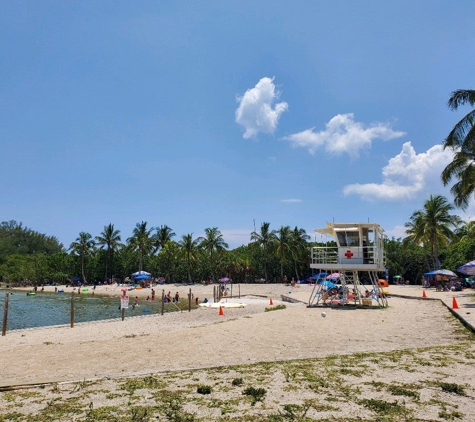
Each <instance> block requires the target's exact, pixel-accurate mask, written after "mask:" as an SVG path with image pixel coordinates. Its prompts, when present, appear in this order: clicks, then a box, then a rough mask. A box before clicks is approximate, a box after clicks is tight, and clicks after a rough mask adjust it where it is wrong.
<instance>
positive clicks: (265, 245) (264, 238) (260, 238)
mask: <svg viewBox="0 0 475 422" xmlns="http://www.w3.org/2000/svg"><path fill="white" fill-rule="evenodd" d="M269 227H270V223H266V222H264V223H262V224H261V230H260V232H259V233H257V232H255V231H253V232H252V233H251V242H254V243H255V244H256V245H258V246H259V247H262V255H263V264H264V279H265V281H266V282H267V252H268V249H269V246H270V245H271V244H272V242H273V241H274V239H275V231H274V230H272V231H270V230H269Z"/></svg>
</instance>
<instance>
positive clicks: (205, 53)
mask: <svg viewBox="0 0 475 422" xmlns="http://www.w3.org/2000/svg"><path fill="white" fill-rule="evenodd" d="M474 14H475V3H474V2H473V1H458V2H446V1H437V0H435V1H434V0H432V1H417V2H414V1H397V2H380V1H365V0H362V1H358V2H354V1H338V0H336V1H331V2H325V1H294V2H288V1H255V0H253V1H245V0H244V1H239V2H237V1H193V2H192V1H161V2H156V1H138V2H126V1H101V2H97V1H81V2H79V1H69V2H61V1H41V2H33V1H15V2H11V1H0V146H1V160H0V163H1V165H0V197H1V201H0V220H1V221H5V220H12V219H13V220H17V221H21V222H23V224H24V225H26V226H28V227H30V228H32V229H34V230H37V231H40V232H43V233H47V234H48V235H54V236H56V237H57V238H58V239H59V240H60V241H61V242H62V243H63V244H64V245H65V246H66V247H68V246H69V244H70V243H71V242H72V241H74V239H75V238H76V237H77V236H78V234H79V232H81V231H86V232H89V233H91V234H92V235H93V236H96V235H98V234H99V233H100V232H101V231H102V230H103V228H104V226H105V225H107V224H109V223H113V224H114V225H115V227H116V228H117V229H119V230H121V234H122V237H123V239H124V240H125V239H126V238H127V237H129V236H130V235H131V233H132V230H133V228H134V227H135V224H136V223H138V222H141V221H147V222H148V224H149V225H150V226H154V227H158V226H160V225H164V224H166V225H168V226H170V227H171V228H172V229H173V230H174V231H175V233H176V234H177V237H176V240H179V239H180V238H181V236H182V235H184V234H188V233H193V234H194V236H196V237H197V236H200V235H202V234H203V232H204V229H205V228H207V227H218V229H219V230H220V231H221V232H222V233H223V235H224V237H225V240H226V241H227V242H228V243H229V245H230V247H237V246H239V245H241V244H247V243H248V242H249V234H250V232H251V231H252V230H253V229H254V224H255V225H256V228H257V229H258V228H259V227H260V225H261V223H262V222H264V221H267V222H270V223H271V228H273V229H278V228H279V227H281V226H282V225H289V226H291V227H292V228H293V227H294V226H298V227H299V228H300V227H301V228H304V229H306V230H307V232H308V233H310V234H312V233H313V230H314V229H315V228H319V227H324V226H325V223H326V222H327V221H335V222H358V221H362V222H367V221H368V220H369V221H371V222H376V223H379V224H381V225H382V226H383V227H384V228H385V230H386V232H387V234H388V235H389V236H395V237H400V236H402V235H403V233H404V228H403V225H404V223H405V222H406V221H408V220H409V217H410V215H411V214H412V212H413V211H415V210H417V209H421V208H422V206H423V203H424V201H425V200H426V199H427V198H428V196H429V195H430V194H443V195H446V196H447V197H448V199H449V200H452V197H451V196H450V193H449V189H448V188H444V187H443V186H442V184H441V182H440V173H441V171H442V169H443V168H444V167H445V166H446V164H447V163H448V162H449V161H450V158H451V156H450V153H449V152H448V151H445V152H444V151H442V148H441V146H440V145H441V143H442V142H443V140H444V138H445V137H446V136H447V134H448V133H449V131H450V130H451V128H452V127H453V125H454V124H455V123H456V122H457V121H458V120H459V119H460V118H462V117H463V115H464V114H465V113H467V112H468V111H469V109H466V108H462V109H460V110H459V111H457V112H453V111H450V110H449V109H448V108H447V106H446V103H447V100H448V98H449V96H450V94H451V92H452V91H454V90H455V89H460V88H466V89H473V88H474V85H473V80H474V79H473V76H474V54H473V51H474V50H473V46H474V45H475V33H474V32H473V30H472V23H473V16H474ZM474 209H475V208H474V207H473V206H471V207H470V208H469V209H468V210H467V212H466V213H461V212H460V211H458V213H459V214H460V215H461V216H462V217H463V218H465V219H468V218H472V216H473V215H474ZM312 238H313V234H312ZM317 240H318V239H317Z"/></svg>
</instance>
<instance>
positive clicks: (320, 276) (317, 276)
mask: <svg viewBox="0 0 475 422" xmlns="http://www.w3.org/2000/svg"><path fill="white" fill-rule="evenodd" d="M327 275H328V273H318V274H315V275H313V276H312V277H309V278H310V280H318V279H319V278H323V277H325V276H327Z"/></svg>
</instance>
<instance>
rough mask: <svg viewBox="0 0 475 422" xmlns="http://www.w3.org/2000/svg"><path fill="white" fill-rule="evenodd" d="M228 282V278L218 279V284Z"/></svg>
mask: <svg viewBox="0 0 475 422" xmlns="http://www.w3.org/2000/svg"><path fill="white" fill-rule="evenodd" d="M228 281H229V278H228V277H223V278H220V279H219V282H220V283H227V282H228Z"/></svg>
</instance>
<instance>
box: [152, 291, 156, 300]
mask: <svg viewBox="0 0 475 422" xmlns="http://www.w3.org/2000/svg"><path fill="white" fill-rule="evenodd" d="M152 302H155V290H153V289H152Z"/></svg>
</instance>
